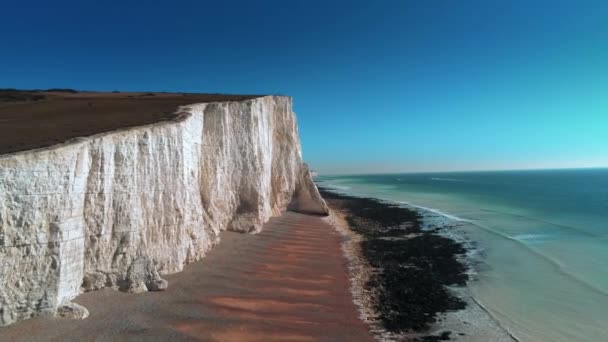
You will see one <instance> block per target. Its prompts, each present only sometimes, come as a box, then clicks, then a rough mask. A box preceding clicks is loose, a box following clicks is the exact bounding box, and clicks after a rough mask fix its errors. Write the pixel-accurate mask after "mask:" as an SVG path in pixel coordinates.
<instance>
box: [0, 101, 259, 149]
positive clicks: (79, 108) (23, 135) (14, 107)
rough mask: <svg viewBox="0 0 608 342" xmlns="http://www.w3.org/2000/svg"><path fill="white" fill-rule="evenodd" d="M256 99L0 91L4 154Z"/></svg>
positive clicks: (2, 147)
mask: <svg viewBox="0 0 608 342" xmlns="http://www.w3.org/2000/svg"><path fill="white" fill-rule="evenodd" d="M41 97H42V98H41ZM255 97H259V96H255V95H223V94H179V93H115V92H113V93H97V92H79V93H74V92H61V91H51V92H49V91H44V92H43V91H35V92H34V91H15V90H0V154H5V153H12V152H17V151H23V150H30V149H34V148H41V147H47V146H51V145H55V144H58V143H61V142H65V141H67V140H69V139H72V138H76V137H82V136H89V135H94V134H98V133H103V132H108V131H113V130H116V129H119V128H124V127H132V126H139V125H145V124H150V123H154V122H158V121H163V120H170V119H172V118H174V117H175V111H176V109H177V108H178V107H179V106H182V105H187V104H192V103H202V102H224V101H242V100H246V99H250V98H255Z"/></svg>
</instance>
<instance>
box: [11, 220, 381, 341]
mask: <svg viewBox="0 0 608 342" xmlns="http://www.w3.org/2000/svg"><path fill="white" fill-rule="evenodd" d="M340 244H341V238H340V235H339V234H338V233H336V232H335V231H334V230H333V228H332V227H331V225H330V224H329V223H328V222H327V221H326V220H325V219H323V218H322V217H318V216H309V215H303V214H297V213H293V212H285V213H284V214H283V215H282V216H281V217H276V218H272V219H271V220H270V221H269V222H268V223H267V224H266V225H265V226H264V230H263V231H262V233H260V234H256V235H248V234H239V233H232V232H224V233H222V237H221V243H220V244H219V245H218V246H216V247H215V248H214V249H213V250H212V251H211V252H210V253H209V254H208V255H207V256H206V257H205V258H204V259H203V260H202V261H200V262H196V263H193V264H190V265H188V266H187V267H186V268H185V270H184V271H183V272H181V273H177V274H173V275H168V276H166V279H167V280H168V281H169V288H168V289H167V290H166V291H164V292H147V293H143V294H127V293H122V292H118V291H114V290H111V289H104V290H101V291H93V292H88V293H85V294H83V295H81V296H79V297H77V298H76V299H75V302H77V303H79V304H81V305H83V306H85V307H87V308H88V309H89V311H90V316H89V317H88V318H87V319H84V320H72V319H62V318H53V317H38V318H34V319H30V320H26V321H23V322H19V323H17V324H14V325H11V326H7V327H3V328H2V329H0V340H2V341H89V340H97V341H116V340H146V341H160V340H171V341H192V340H198V341H287V340H289V341H371V340H372V339H371V337H370V335H369V334H368V330H367V326H366V325H365V324H364V323H363V322H362V321H360V320H359V318H358V312H357V309H356V307H355V305H354V304H353V301H352V295H351V293H350V291H349V287H350V286H349V280H348V275H347V271H346V265H345V259H344V257H343V254H342V251H341V249H340Z"/></svg>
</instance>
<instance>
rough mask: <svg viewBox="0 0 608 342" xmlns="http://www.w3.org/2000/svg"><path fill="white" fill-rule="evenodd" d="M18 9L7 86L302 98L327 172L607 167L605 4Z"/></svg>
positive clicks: (3, 84)
mask: <svg viewBox="0 0 608 342" xmlns="http://www.w3.org/2000/svg"><path fill="white" fill-rule="evenodd" d="M7 6H8V7H7V8H5V10H4V11H2V13H0V29H1V30H2V31H3V32H10V35H6V36H5V46H10V47H11V48H10V49H8V48H7V49H5V51H3V53H2V54H1V55H0V62H1V63H0V74H2V75H3V77H2V79H0V88H29V89H32V88H74V89H91V90H96V89H106V90H109V91H110V90H120V91H135V90H140V91H154V90H163V91H170V92H207V93H249V94H285V95H289V96H292V97H293V99H294V110H295V112H296V114H297V115H298V123H299V131H300V135H301V139H302V146H303V156H304V159H305V160H306V161H307V162H308V163H309V164H310V165H311V166H312V168H314V169H317V170H319V172H322V173H325V174H336V173H358V174H360V173H370V172H374V173H387V172H390V173H394V172H420V171H429V172H434V171H454V170H482V169H483V170H490V169H529V168H578V167H608V153H607V151H608V138H607V137H608V113H607V111H608V96H606V89H608V41H607V40H606V37H608V21H607V20H606V18H607V17H608V2H604V1H593V0H590V1H581V2H577V3H572V2H570V1H540V0H537V1H523V0H518V1H509V2H501V3H498V2H487V1H481V0H475V1H473V0H469V1H462V2H442V3H436V2H419V1H389V0H385V1H378V2H373V3H372V2H368V1H332V2H329V3H327V2H323V1H310V2H306V3H296V2H294V3H288V4H285V3H284V2H279V1H262V2H255V3H251V2H246V1H232V2H229V3H216V2H214V3H205V2H193V1H176V2H174V3H172V4H171V6H167V5H166V4H164V3H163V2H155V1H151V2H148V3H147V4H146V6H140V5H139V4H137V3H130V2H126V3H125V2H122V3H115V4H112V3H103V4H91V3H82V2H78V1H58V2H53V3H52V4H51V3H47V2H44V1H34V3H31V2H28V3H27V4H25V3H10V4H7ZM90 13H95V15H88V14H90ZM205 13H213V15H205ZM24 17H27V18H28V20H27V21H23V20H22V18H24ZM166 23H172V24H171V25H166Z"/></svg>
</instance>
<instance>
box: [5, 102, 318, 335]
mask: <svg viewBox="0 0 608 342" xmlns="http://www.w3.org/2000/svg"><path fill="white" fill-rule="evenodd" d="M179 111H180V112H181V115H179V116H178V118H176V119H175V120H173V121H168V122H159V123H155V124H150V125H145V126H139V127H133V128H127V129H122V130H118V131H113V132H108V133H102V134H98V135H94V136H90V137H85V138H78V139H74V140H71V141H68V142H66V143H63V144H60V145H55V146H52V147H49V148H43V149H38V150H30V151H23V152H18V153H13V154H7V155H2V156H0V260H2V263H1V264H0V325H6V324H10V323H13V322H16V321H19V320H22V319H27V318H30V317H33V316H36V315H40V314H56V315H60V316H72V317H77V318H84V317H86V316H87V315H88V312H87V311H86V309H85V308H82V307H80V306H76V305H74V304H73V303H70V302H69V301H70V300H71V299H72V298H74V297H75V296H77V295H78V294H80V293H82V292H83V291H90V290H97V289H101V288H104V287H112V288H115V289H121V290H124V291H130V292H141V291H148V290H163V289H165V288H166V287H167V282H166V281H165V280H163V279H162V277H161V276H162V275H163V274H169V273H174V272H179V271H181V270H182V268H183V267H184V265H186V264H188V263H190V262H193V261H196V260H199V259H200V258H202V257H203V256H204V255H205V253H206V252H207V251H208V250H209V249H210V248H212V247H213V246H214V245H215V244H217V243H218V242H219V232H220V231H222V230H233V231H238V232H250V233H255V232H259V231H260V229H261V228H262V225H263V223H264V222H266V221H267V220H268V219H269V218H270V217H271V216H274V215H279V214H280V213H281V211H283V210H285V209H287V208H288V207H289V209H290V210H294V211H301V212H304V213H311V214H327V213H328V209H327V206H326V205H325V202H324V201H323V199H322V198H321V196H320V195H319V193H318V191H317V189H316V187H315V185H314V183H313V182H312V179H311V177H310V172H309V170H308V168H307V166H306V165H305V164H304V163H303V162H302V156H301V146H300V140H299V136H298V129H297V125H296V118H295V115H294V113H293V112H292V110H291V99H290V98H289V97H280V96H267V97H260V98H255V99H251V100H246V101H240V102H222V103H208V104H193V105H188V106H183V107H180V109H179Z"/></svg>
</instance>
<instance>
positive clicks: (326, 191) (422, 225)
mask: <svg viewBox="0 0 608 342" xmlns="http://www.w3.org/2000/svg"><path fill="white" fill-rule="evenodd" d="M318 186H319V190H320V191H321V193H322V195H323V196H324V198H325V199H326V201H327V202H328V205H329V206H330V210H331V212H332V216H339V217H340V219H339V220H334V221H337V222H334V226H335V227H337V228H336V229H337V230H338V231H340V232H341V233H342V234H346V235H347V237H348V238H347V240H346V241H345V242H343V250H344V252H345V256H346V257H347V259H349V265H350V264H352V263H355V264H358V266H357V267H356V269H357V272H356V273H354V272H352V269H351V267H349V273H350V276H351V286H352V288H351V290H352V292H353V295H354V297H355V298H356V297H357V294H365V293H368V294H369V293H370V291H371V290H370V289H369V288H367V289H366V287H369V286H366V283H368V282H369V274H370V268H371V266H370V265H369V262H368V261H367V260H363V262H361V260H360V259H358V258H360V257H361V255H360V254H359V255H353V253H352V251H353V250H354V251H357V247H353V246H352V245H353V244H359V245H360V244H361V241H362V240H364V239H365V237H363V236H361V235H360V234H358V233H357V232H355V231H354V230H355V229H353V228H352V227H350V226H349V225H348V222H346V219H345V217H346V216H347V215H348V214H346V213H344V212H342V211H341V210H340V209H339V208H336V205H335V203H333V201H332V200H331V199H330V198H332V197H334V198H335V197H341V198H342V199H349V200H355V201H357V200H358V201H364V200H373V201H376V203H379V204H381V205H383V206H385V208H390V207H393V206H398V207H400V208H401V209H404V210H409V211H412V212H415V213H416V214H417V215H419V217H420V222H419V229H420V231H421V232H422V234H437V235H439V236H441V237H443V238H445V239H449V240H450V241H452V242H454V243H456V244H458V245H460V246H462V247H464V249H465V251H464V252H463V253H461V254H458V253H456V254H455V258H456V259H457V261H458V263H460V264H461V265H463V266H464V272H465V273H466V275H467V278H466V281H465V282H464V283H461V284H452V285H447V284H444V287H445V288H446V290H447V291H448V293H449V294H450V295H451V296H454V297H456V298H458V299H459V300H461V301H462V302H463V303H464V304H465V305H464V307H462V308H460V309H456V310H445V311H437V312H435V313H434V317H435V320H433V321H432V322H431V324H429V326H428V327H427V328H426V329H418V330H417V331H416V330H409V331H396V330H395V329H392V330H393V331H391V330H390V329H387V328H386V326H384V325H383V324H382V322H381V320H380V319H378V310H374V308H373V303H372V302H373V301H374V299H373V298H369V297H368V298H366V299H364V300H355V302H356V304H357V306H358V307H359V310H360V314H361V316H362V318H372V319H368V321H367V323H368V324H369V325H370V332H371V333H372V334H373V335H374V337H376V339H378V340H380V341H401V340H412V341H417V340H418V341H439V340H457V341H489V340H492V341H517V339H516V338H515V337H514V336H512V335H511V334H510V333H509V332H508V331H507V330H506V329H504V328H503V327H501V326H500V323H499V322H497V321H496V320H495V319H494V317H492V316H491V315H490V314H489V313H488V312H487V310H485V308H484V307H483V305H482V304H481V303H479V302H478V300H477V299H476V298H474V297H473V295H472V294H471V293H470V291H469V290H468V287H467V285H468V283H469V282H471V281H476V280H475V279H474V276H475V274H476V273H475V269H474V268H475V266H474V264H473V263H474V262H473V260H472V259H473V256H472V255H474V254H475V253H476V252H477V250H476V249H475V247H474V246H472V245H471V242H470V241H468V240H467V237H466V236H464V234H463V233H462V232H458V225H460V224H466V221H463V220H456V219H450V217H449V216H446V215H444V214H443V213H441V212H437V211H434V210H430V209H428V208H421V207H419V206H415V205H413V204H410V203H403V202H393V201H385V200H382V199H375V198H367V197H358V196H355V195H352V194H345V193H344V192H343V190H341V189H331V188H327V187H323V184H322V183H321V184H318ZM404 206H406V207H405V208H404ZM352 236H355V238H354V239H353V238H352ZM345 246H346V247H345ZM360 248H361V247H359V251H360ZM362 267H363V268H367V269H368V270H367V271H362V270H361V268H362ZM366 276H367V277H368V278H367V279H366ZM376 309H377V307H376Z"/></svg>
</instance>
